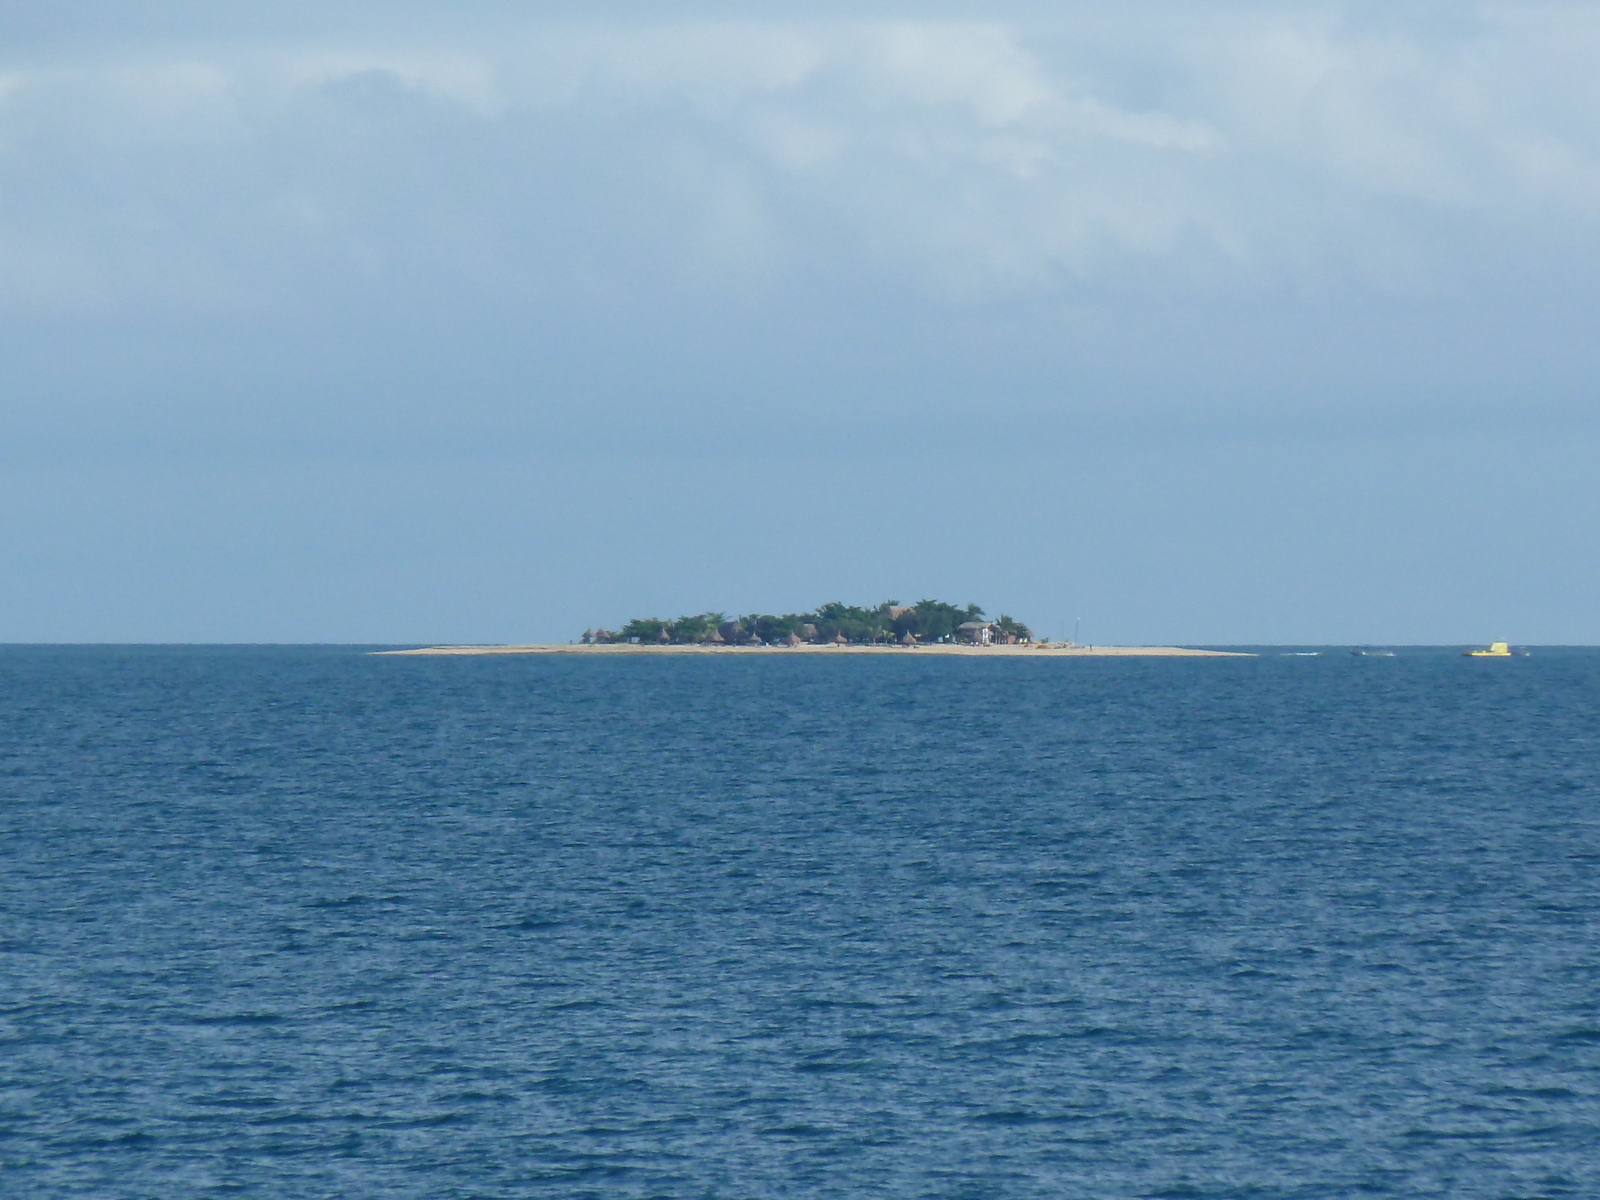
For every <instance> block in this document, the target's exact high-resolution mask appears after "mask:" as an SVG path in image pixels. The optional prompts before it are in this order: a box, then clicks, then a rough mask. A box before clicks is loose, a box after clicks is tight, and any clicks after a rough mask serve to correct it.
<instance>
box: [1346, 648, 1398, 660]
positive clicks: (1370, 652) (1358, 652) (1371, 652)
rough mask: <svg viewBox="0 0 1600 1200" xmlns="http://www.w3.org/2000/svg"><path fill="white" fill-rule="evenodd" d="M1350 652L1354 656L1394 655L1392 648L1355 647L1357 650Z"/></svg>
mask: <svg viewBox="0 0 1600 1200" xmlns="http://www.w3.org/2000/svg"><path fill="white" fill-rule="evenodd" d="M1350 653H1351V654H1352V655H1354V656H1355V657H1356V658H1393V657H1394V651H1393V650H1361V649H1357V650H1352V651H1350Z"/></svg>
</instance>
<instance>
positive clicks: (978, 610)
mask: <svg viewBox="0 0 1600 1200" xmlns="http://www.w3.org/2000/svg"><path fill="white" fill-rule="evenodd" d="M985 619H986V618H985V617H984V613H983V609H982V607H980V606H979V605H976V604H968V605H966V606H964V607H958V606H957V605H954V604H947V603H945V602H944V601H943V600H918V601H917V602H916V603H915V604H913V605H902V604H900V602H899V601H897V600H885V601H884V602H883V603H882V604H880V605H878V606H877V607H876V608H860V607H857V606H856V605H853V604H845V603H843V602H842V601H834V602H832V603H829V604H820V605H818V606H817V607H816V609H815V610H813V611H811V612H803V613H784V614H783V615H781V616H775V615H773V614H771V613H746V614H744V615H741V616H735V617H730V616H729V615H728V614H727V613H722V612H703V613H694V614H692V615H689V616H682V617H678V618H677V619H676V620H666V619H663V618H660V617H635V618H634V619H633V620H631V621H629V622H628V623H627V624H626V625H624V626H623V627H622V628H621V629H619V630H617V631H615V632H611V631H608V630H604V629H602V630H599V631H598V632H596V633H592V634H587V635H585V636H586V638H588V639H592V640H593V641H596V642H639V643H644V644H652V643H654V644H662V645H667V644H674V645H692V644H697V643H704V642H728V643H734V644H739V645H748V644H753V643H755V642H756V641H757V640H759V641H761V642H763V643H769V642H781V641H784V640H786V639H787V638H788V637H789V636H790V635H791V634H793V635H794V636H796V637H798V638H800V639H801V640H802V641H816V642H833V641H837V640H838V639H839V638H840V637H843V639H844V640H845V641H846V642H850V643H855V644H870V643H873V642H890V641H895V642H898V641H901V640H903V639H904V638H905V637H906V636H907V635H908V634H909V635H910V636H912V637H914V638H915V639H916V640H917V641H919V642H936V641H943V640H947V639H949V638H951V637H953V636H954V634H955V631H956V629H957V628H958V627H960V626H961V625H963V624H966V623H967V622H969V621H980V622H981V621H985ZM993 624H994V626H995V627H996V628H997V629H998V630H999V631H1000V632H1001V634H1002V635H1009V636H1012V637H1015V638H1017V640H1018V641H1028V640H1030V639H1031V638H1032V634H1031V633H1030V631H1029V630H1028V627H1027V626H1026V625H1024V624H1023V623H1022V622H1020V621H1018V620H1015V619H1014V618H1012V617H1010V616H1001V617H1000V618H999V619H998V620H997V621H995V622H993Z"/></svg>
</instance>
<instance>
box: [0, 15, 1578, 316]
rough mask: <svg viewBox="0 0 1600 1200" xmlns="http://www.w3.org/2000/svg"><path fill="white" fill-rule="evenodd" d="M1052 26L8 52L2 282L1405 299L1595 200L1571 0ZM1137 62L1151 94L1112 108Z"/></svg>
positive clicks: (75, 288) (534, 32)
mask: <svg viewBox="0 0 1600 1200" xmlns="http://www.w3.org/2000/svg"><path fill="white" fill-rule="evenodd" d="M1070 15H1071V10H1069V18H1070ZM1075 28H1076V27H1075V26H1074V24H1073V23H1072V21H1071V20H1070V19H1069V20H1067V21H1066V22H1065V23H1064V24H1058V25H1053V26H1047V25H1037V26H1035V25H1030V24H1028V23H1003V22H970V21H969V22H952V21H906V20H901V21H891V22H884V21H833V22H816V23H805V22H784V21H768V22H724V23H706V22H687V21H677V22H673V21H660V22H658V23H655V24H650V25H645V24H631V25H629V24H609V25H596V24H591V25H573V24H567V25H551V26H545V27H526V26H524V27H521V28H516V29H512V28H507V29H505V30H504V31H503V36H501V37H499V38H497V39H495V40H494V41H493V42H489V41H485V40H478V41H471V40H469V39H463V40H460V41H458V42H457V43H455V44H449V45H442V44H440V43H438V42H430V43H423V42H420V41H417V42H413V43H409V44H394V45H389V46H384V45H382V44H380V43H378V42H376V41H371V42H368V43H365V44H360V45H357V44H353V43H348V44H337V43H336V42H335V41H324V42H317V43H313V44H300V45H282V44H280V45H276V46H270V45H262V44H239V45H229V46H221V47H217V48H214V49H212V50H210V51H205V50H197V49H195V48H193V47H190V48H189V49H187V50H186V51H185V52H183V53H182V54H176V53H174V54H171V55H168V56H165V57H163V56H162V55H160V54H156V53H155V52H152V51H147V50H140V49H129V50H128V51H127V52H126V54H124V55H121V56H119V55H118V54H116V53H109V54H108V53H106V52H104V51H102V52H99V53H98V54H97V55H95V56H93V57H90V56H85V58H84V60H83V61H82V62H70V61H68V62H64V63H62V62H58V63H56V64H55V65H53V66H51V67H50V68H49V69H43V68H36V69H30V68H29V67H27V66H26V65H15V66H13V67H12V68H11V69H9V70H5V71H4V72H3V73H0V243H4V244H8V245H11V246H13V247H18V246H24V245H25V246H28V247H31V249H30V250H29V251H28V255H31V259H32V263H33V265H32V266H31V267H27V269H24V267H25V266H26V264H23V263H22V259H23V258H24V257H27V256H25V255H23V254H22V252H21V251H19V250H15V249H14V250H13V252H12V253H11V254H10V256H9V258H8V261H11V262H13V263H14V264H19V265H18V269H16V270H13V271H10V272H7V274H6V277H5V279H4V280H3V281H0V303H3V304H4V305H5V306H6V307H7V308H9V309H10V310H11V311H18V310H27V309H29V308H30V306H34V305H38V306H42V307H46V308H48V307H51V306H58V305H60V304H63V303H66V301H64V299H63V297H65V296H71V297H76V298H77V300H76V301H74V302H76V303H84V304H99V303H107V302H110V303H117V302H121V303H141V302H144V301H145V300H147V299H148V298H149V297H150V296H152V295H154V296H157V297H160V298H161V302H163V303H181V302H182V295H183V291H184V288H187V287H195V288H198V289H199V290H198V292H197V293H196V295H197V297H198V302H199V303H201V304H203V305H205V306H215V305H217V304H219V303H221V304H224V305H225V304H227V303H248V304H252V305H253V304H258V303H264V302H271V300H270V298H271V296H273V295H277V296H279V297H280V299H281V298H283V297H284V296H286V295H287V296H292V295H294V294H296V292H297V289H300V288H303V287H305V286H308V284H307V282H306V281H307V279H308V278H310V276H308V275H307V272H310V273H311V274H312V275H315V277H316V278H317V279H318V280H319V281H321V282H322V283H326V281H327V278H328V276H329V274H330V273H331V274H333V275H337V274H338V272H339V271H340V269H341V267H340V264H341V263H342V264H345V265H346V266H348V267H349V268H350V269H351V270H352V271H353V272H354V273H355V276H353V277H357V276H358V277H366V276H370V275H371V273H372V272H374V271H376V272H377V273H378V274H380V275H381V274H382V273H383V271H384V269H385V268H384V266H383V264H391V265H392V264H406V263H411V264H423V265H424V266H425V267H426V269H427V270H437V271H444V272H446V273H447V274H448V273H452V272H454V273H455V274H456V276H457V277H459V278H462V279H469V278H472V277H473V276H474V273H484V274H486V275H487V276H495V277H497V279H498V282H497V283H496V285H495V286H497V287H510V288H513V289H514V287H515V283H514V281H515V279H516V278H518V277H519V276H520V277H521V278H524V279H527V280H535V279H536V280H538V281H539V286H540V287H541V288H544V289H546V290H547V291H548V290H553V291H556V292H559V291H560V289H561V288H562V287H563V286H564V285H563V283H562V278H563V275H562V273H563V272H566V271H578V270H585V271H590V272H595V271H598V272H600V273H601V274H604V275H606V276H607V277H608V278H609V279H610V281H611V284H612V285H614V286H624V287H625V286H626V279H627V278H628V277H629V275H630V272H636V271H637V272H641V273H642V274H641V278H643V277H644V276H649V277H650V279H652V280H654V283H653V284H651V286H665V285H664V283H663V280H667V279H670V278H673V277H676V276H680V275H681V276H682V277H683V278H685V279H692V280H696V281H698V283H697V284H696V286H715V283H714V281H715V279H717V278H719V277H723V276H725V277H726V279H727V280H729V281H742V282H743V283H745V284H748V283H752V282H759V279H760V278H762V277H771V276H772V275H773V274H774V273H776V274H778V275H781V274H782V273H783V272H784V271H785V270H786V269H789V267H790V266H792V265H793V264H795V263H797V262H804V261H811V260H815V259H816V258H817V257H818V256H835V257H841V258H842V259H844V260H848V261H855V262H857V263H859V264H860V265H861V266H862V267H863V268H864V269H876V270H882V271H887V272H890V273H892V274H894V275H896V276H897V277H901V278H912V279H921V280H922V281H923V282H924V285H925V286H927V287H928V288H931V289H933V290H934V291H935V292H937V293H939V294H943V295H947V296H948V295H955V296H972V295H984V296H990V295H995V294H1005V293H1007V292H1008V291H1013V290H1017V289H1021V290H1022V291H1023V292H1037V290H1038V289H1040V288H1045V289H1049V288H1052V287H1055V286H1058V285H1059V286H1070V287H1073V288H1082V287H1085V286H1099V285H1105V286H1124V285H1125V282H1126V280H1127V279H1129V278H1130V277H1133V276H1137V278H1139V279H1140V280H1142V281H1143V283H1142V284H1141V286H1145V287H1155V288H1157V289H1160V288H1167V289H1177V290H1178V291H1188V290H1192V289H1194V288H1196V287H1200V288H1212V287H1222V288H1225V289H1228V290H1230V291H1239V290H1241V289H1242V290H1244V291H1246V292H1248V291H1251V290H1252V289H1262V288H1265V289H1268V290H1272V289H1281V288H1285V287H1287V288H1291V289H1300V290H1306V289H1310V290H1317V289H1319V288H1327V287H1348V286H1356V287H1366V288H1372V289H1376V290H1378V291H1380V292H1383V291H1396V290H1398V291H1402V292H1416V291H1419V290H1420V291H1422V292H1426V291H1427V290H1428V289H1429V288H1437V287H1442V286H1459V281H1460V262H1459V261H1457V258H1458V257H1459V256H1460V255H1464V256H1465V257H1467V258H1470V257H1472V256H1473V255H1474V254H1475V253H1477V251H1478V247H1474V246H1470V245H1459V244H1457V245H1453V246H1445V247H1442V248H1441V246H1440V244H1439V241H1438V233H1437V229H1436V228H1435V227H1436V226H1437V225H1438V224H1439V222H1440V221H1441V220H1443V221H1444V222H1445V223H1449V222H1460V221H1466V222H1468V223H1469V224H1470V223H1471V222H1473V221H1478V222H1485V221H1486V222H1489V223H1491V225H1492V226H1493V227H1494V228H1496V229H1502V230H1503V229H1506V228H1513V229H1520V228H1524V227H1528V228H1531V226H1532V225H1533V223H1534V222H1536V221H1537V222H1543V223H1546V224H1550V223H1554V225H1556V226H1561V225H1563V224H1564V223H1565V224H1566V225H1569V226H1575V227H1576V226H1582V225H1583V224H1585V223H1586V222H1587V221H1589V220H1590V219H1591V218H1592V216H1593V214H1594V210H1595V207H1596V204H1597V201H1600V95H1597V94H1596V93H1595V92H1594V90H1593V89H1592V87H1591V86H1589V84H1588V72H1589V70H1590V64H1591V63H1592V61H1593V59H1592V57H1591V56H1590V55H1589V54H1588V53H1587V52H1586V51H1587V50H1594V49H1596V48H1600V13H1596V12H1594V10H1589V9H1582V8H1575V7H1568V6H1556V5H1528V6H1509V7H1495V8H1489V9H1485V10H1483V12H1482V13H1481V14H1480V15H1479V16H1477V17H1475V18H1473V19H1472V20H1471V21H1469V22H1467V23H1466V25H1465V26H1464V27H1462V28H1458V29H1456V30H1454V31H1452V32H1450V33H1449V34H1448V35H1439V34H1435V33H1430V32H1428V31H1415V30H1412V31H1408V30H1406V29H1405V28H1403V27H1399V26H1394V27H1390V28H1388V29H1385V30H1372V29H1369V28H1365V27H1359V26H1356V25H1352V24H1351V23H1349V22H1347V21H1344V20H1342V19H1341V17H1340V10H1339V9H1338V8H1337V7H1335V6H1324V7H1322V8H1304V9H1300V10H1297V12H1296V13H1295V14H1291V15H1289V16H1270V15H1268V16H1264V15H1262V14H1261V13H1260V12H1258V11H1255V10H1253V9H1250V8H1248V7H1247V8H1241V9H1233V10H1230V9H1227V8H1221V9H1218V10H1216V11H1215V12H1214V13H1213V14H1212V15H1211V16H1209V17H1207V18H1205V19H1198V18H1192V17H1191V18H1190V19H1189V20H1188V21H1187V23H1185V24H1184V25H1183V26H1182V27H1181V29H1175V30H1173V31H1168V32H1162V31H1160V30H1157V31H1155V32H1150V31H1149V30H1147V29H1146V28H1145V27H1143V26H1141V25H1139V24H1138V18H1137V17H1136V15H1133V14H1131V12H1130V15H1129V16H1128V17H1127V18H1126V21H1125V22H1124V23H1123V25H1121V26H1119V25H1117V23H1116V22H1115V21H1112V22H1110V23H1109V24H1108V23H1107V22H1106V21H1105V20H1104V19H1102V20H1101V22H1100V24H1099V25H1098V26H1097V27H1096V32H1095V35H1094V36H1093V37H1088V36H1084V37H1079V36H1077V35H1076V34H1075ZM1108 30H1109V33H1108V32H1107V31H1108ZM1108 38H1109V39H1110V43H1114V45H1113V47H1112V48H1113V49H1114V50H1115V53H1108V52H1107V50H1106V47H1107V45H1108V41H1107V39H1108ZM0 65H3V64H0ZM1141 72H1142V73H1144V74H1147V75H1156V76H1159V77H1161V78H1162V79H1164V80H1166V81H1168V82H1167V86H1166V87H1165V88H1164V89H1159V90H1160V91H1161V92H1162V94H1160V95H1156V96H1154V97H1153V98H1151V99H1148V100H1146V101H1143V102H1136V101H1133V100H1129V99H1127V98H1126V97H1127V96H1128V95H1130V94H1133V93H1134V92H1137V90H1138V89H1137V88H1134V87H1130V86H1129V85H1128V81H1129V79H1130V78H1134V77H1137V76H1139V75H1140V74H1141ZM1534 78H1537V83H1530V79H1534ZM611 247H621V249H620V250H619V251H618V252H617V254H616V255H613V254H612V252H611V249H609V248H611ZM580 249H581V253H580V252H579V251H580ZM51 255H57V256H59V259H60V262H61V264H62V272H61V275H62V277H63V278H67V279H73V280H78V281H79V283H77V284H74V285H72V286H66V287H64V286H61V285H58V284H56V283H55V282H53V281H51V275H52V272H51V271H50V270H49V269H48V266H47V265H45V266H41V265H40V264H41V262H44V261H45V260H48V259H49V257H50V256H51ZM429 264H431V265H429ZM786 264H788V266H786ZM363 273H365V274H363ZM573 286H579V285H578V284H577V283H574V284H573ZM230 296H231V297H232V299H231V300H230V299H229V297H230ZM108 298H109V299H108ZM118 298H120V299H118Z"/></svg>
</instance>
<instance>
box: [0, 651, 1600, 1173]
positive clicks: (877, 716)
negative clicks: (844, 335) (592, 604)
mask: <svg viewBox="0 0 1600 1200" xmlns="http://www.w3.org/2000/svg"><path fill="white" fill-rule="evenodd" d="M0 872H3V873H0V1195H4V1196H6V1197H57V1196H60V1197H69V1196H71V1197H78V1196H84V1197H90V1196H92V1197H140V1198H146V1197H162V1198H169V1200H170V1198H185V1197H201V1196H248V1197H368V1196H371V1197H378V1196H382V1197H418V1198H422V1197H427V1198H430V1200H433V1198H440V1197H522V1196H541V1197H542V1196H574V1197H585V1196H593V1197H769V1196H773V1197H776V1196H796V1197H809V1196H891V1197H902V1196H904V1197H913V1196H916V1197H921V1196H930V1197H935V1196H936V1197H947V1196H948V1197H1036V1196H1037V1197H1044V1196H1050V1197H1228V1198H1232V1197H1352V1196H1369V1195H1370V1196H1399V1197H1418V1196H1450V1197H1472V1198H1475V1197H1496V1198H1503V1197H1535V1196H1541V1197H1542V1196H1584V1197H1594V1196H1600V941H1597V937H1596V934H1597V917H1600V886H1597V884H1600V654H1595V653H1593V652H1584V651H1561V650H1547V651H1536V652H1535V654H1534V655H1533V656H1532V657H1530V658H1526V659H1516V660H1511V661H1499V662H1493V661H1472V660H1467V659H1463V658H1460V657H1458V656H1456V655H1454V654H1448V653H1443V652H1425V651H1412V652H1407V651H1402V652H1401V653H1400V655H1399V656H1397V657H1396V658H1393V659H1361V658H1352V657H1350V656H1349V655H1347V654H1342V653H1335V654H1328V655H1324V656H1322V657H1320V658H1286V657H1280V656H1278V655H1276V654H1269V655H1263V656H1262V657H1259V658H1252V659H1232V660H1199V661H1197V660H1181V659H1176V660H1068V661H1062V660H1038V659H1031V660H996V659H949V658H929V657H918V656H917V655H915V654H914V653H908V654H906V655H904V656H897V657H883V658H850V659H846V660H828V659H819V658H817V657H811V656H806V657H797V658H794V659H784V658H778V657H765V658H731V657H730V658H717V659H710V660H707V659H698V658H683V657H671V658H668V657H662V658H638V659H614V658H606V659H595V658H590V659H577V658H565V657H555V658H541V657H526V658H479V659H472V658H464V659H448V658H432V659H427V658H382V657H370V656H368V655H366V654H364V653H362V652H360V651H359V650H357V649H345V648H243V647H235V648H149V647H141V648H132V647H130V648H19V647H13V648H7V649H0Z"/></svg>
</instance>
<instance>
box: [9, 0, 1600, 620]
mask: <svg viewBox="0 0 1600 1200" xmlns="http://www.w3.org/2000/svg"><path fill="white" fill-rule="evenodd" d="M234 8H239V9H245V8H248V9H250V10H252V11H248V12H236V11H229V10H231V9H234ZM1596 61H1600V7H1597V6H1595V5H1593V4H1588V3H1573V2H1567V0H1560V2H1554V0H1553V2H1545V3H1527V4H1479V5H1473V4H1462V3H1451V4H1442V3H1409V4H1408V3H1405V2H1404V0H1401V2H1400V3H1386V4H1375V3H1374V4H1367V3H1293V2H1290V3H1273V4H1267V3H1259V2H1252V0H1237V2H1224V3H1208V2H1205V0H1187V2H1185V3H1163V2H1156V0H1150V2H1146V0H1130V2H1128V3H1123V4H1118V5H1114V6H1113V5H1106V4H1103V3H1096V4H1076V3H1073V2H1071V0H1065V2H1055V3H1049V4H1045V3H1006V2H1005V0H1000V2H998V3H985V4H983V5H976V4H959V3H938V2H935V3H922V4H916V5H911V4H900V5H892V4H880V5H874V4H872V3H870V2H869V3H852V4H849V5H846V4H833V3H812V4H805V3H800V2H791V3H785V4H776V3H759V2H756V3H744V4H734V3H722V4H714V3H699V4H690V3H678V2H676V0H663V2H660V3H654V4H650V5H644V4H638V3H632V4H623V3H604V2H601V3H587V4H583V5H577V4H557V3H545V4H538V3H520V4H518V3H509V2H490V0H458V2H457V3H453V4H451V5H449V6H444V5H438V4H411V3H405V2H396V0H386V2H384V3H360V2H340V0H323V2H322V3H318V4H309V3H305V4H302V3H299V2H298V0H281V2H278V3H274V4H272V5H257V6H219V5H216V4H214V3H200V2H192V3H178V2H169V3H161V2H159V0H154V2H153V0H143V2H140V3H126V2H122V0H101V2H97V3H96V2H88V0H57V2H54V3H52V4H50V5H38V4H34V3H18V2H15V0H0V562H3V564H4V568H3V571H0V641H9V642H38V641H43V642H134V641H158V642H384V643H413V642H436V641H485V642H521V641H545V640H551V641H566V640H569V639H572V638H575V637H577V636H578V635H579V634H581V633H582V632H583V630H584V629H585V628H586V627H590V626H596V625H607V626H612V627H614V626H615V625H617V624H619V623H621V622H623V621H625V620H626V619H628V618H629V617H633V616H644V615H660V616H671V615H677V614H680V613H687V612H699V611H704V610H720V611H727V612H748V611H752V610H761V611H793V610H800V609H805V608H809V607H812V606H814V605H816V604H819V603H823V602H825V601H829V600H836V599H838V600H846V601H849V602H854V603H864V604H871V603H877V602H878V601H881V600H884V599H896V600H901V601H905V602H910V601H914V600H916V599H919V598H922V597H938V598H941V599H945V600H949V601H952V602H955V603H960V604H965V603H967V602H977V603H979V604H982V605H983V606H984V607H985V608H986V609H988V610H989V612H990V613H991V614H998V613H1000V612H1007V613H1010V614H1012V615H1014V616H1016V617H1019V618H1021V619H1023V620H1025V621H1028V622H1030V623H1031V624H1032V625H1033V626H1034V627H1035V628H1036V629H1039V630H1041V631H1043V632H1046V633H1048V634H1050V635H1051V636H1060V635H1061V634H1062V633H1066V634H1070V633H1071V631H1072V627H1073V622H1074V621H1081V626H1080V628H1081V630H1082V634H1081V636H1082V638H1083V640H1085V641H1094V642H1098V643H1108V644H1109V643H1180V644H1247V643H1376V644H1381V643H1392V644H1401V643H1475V642H1487V641H1488V640H1491V639H1499V638H1509V639H1510V640H1512V641H1514V642H1519V643H1526V644H1551V643H1567V644H1573V643H1582V644H1592V643H1597V642H1600V548H1597V547H1600V542H1597V539H1596V538H1595V536H1594V534H1595V530H1596V528H1597V524H1600V521H1597V518H1600V483H1597V479H1600V471H1597V470H1596V468H1595V465H1594V464H1595V463H1597V462H1600V395H1597V388H1596V380H1597V377H1600V376H1597V368H1600V338H1597V337H1596V336H1595V328H1594V326H1595V317H1596V315H1597V313H1600V221H1597V218H1600V87H1597V86H1596V84H1595V82H1594V67H1593V64H1594V63H1595V62H1596Z"/></svg>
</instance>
